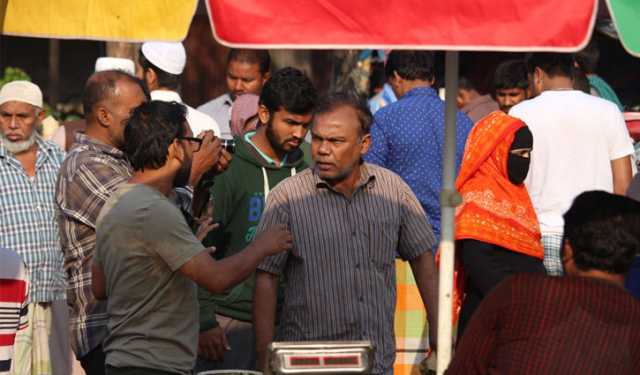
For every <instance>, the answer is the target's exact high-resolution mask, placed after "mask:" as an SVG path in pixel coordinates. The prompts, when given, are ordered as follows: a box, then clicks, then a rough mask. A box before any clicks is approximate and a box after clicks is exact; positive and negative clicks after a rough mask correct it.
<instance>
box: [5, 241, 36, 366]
mask: <svg viewBox="0 0 640 375" xmlns="http://www.w3.org/2000/svg"><path fill="white" fill-rule="evenodd" d="M28 289H29V277H28V276H27V269H26V267H25V265H24V262H23V261H22V258H20V256H19V255H18V254H17V253H16V252H15V251H12V250H8V249H5V248H1V247H0V375H4V374H10V373H11V372H10V371H9V370H10V369H11V359H12V358H13V345H14V343H15V339H16V333H17V332H18V331H21V330H23V329H25V328H27V323H28V322H27V312H28V310H27V291H28Z"/></svg>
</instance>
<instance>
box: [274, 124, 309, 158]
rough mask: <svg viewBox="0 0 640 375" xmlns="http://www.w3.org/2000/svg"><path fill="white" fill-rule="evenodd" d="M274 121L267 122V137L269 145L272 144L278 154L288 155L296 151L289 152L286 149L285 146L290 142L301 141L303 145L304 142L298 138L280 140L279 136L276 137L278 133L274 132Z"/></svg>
mask: <svg viewBox="0 0 640 375" xmlns="http://www.w3.org/2000/svg"><path fill="white" fill-rule="evenodd" d="M272 121H273V120H272V119H269V122H267V123H266V124H265V125H264V126H266V127H267V129H266V132H265V134H266V136H267V139H268V140H269V143H270V144H271V147H273V149H274V150H275V151H276V152H278V153H282V154H287V153H289V152H291V151H293V150H295V149H291V150H288V149H287V148H285V146H284V145H285V144H286V143H287V142H289V141H300V144H302V142H303V141H304V140H301V139H298V138H296V137H290V138H287V139H282V140H281V139H278V136H277V135H276V133H275V132H274V131H273V125H272Z"/></svg>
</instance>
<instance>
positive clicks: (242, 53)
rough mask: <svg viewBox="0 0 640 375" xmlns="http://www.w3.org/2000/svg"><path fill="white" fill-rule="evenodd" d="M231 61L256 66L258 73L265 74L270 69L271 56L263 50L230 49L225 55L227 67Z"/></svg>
mask: <svg viewBox="0 0 640 375" xmlns="http://www.w3.org/2000/svg"><path fill="white" fill-rule="evenodd" d="M232 61H238V62H245V63H249V64H258V66H259V68H260V73H262V74H265V73H267V72H268V71H269V70H270V69H271V56H270V55H269V51H267V50H263V49H238V48H232V49H231V50H230V51H229V55H227V66H229V63H230V62H232Z"/></svg>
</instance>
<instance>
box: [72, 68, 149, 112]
mask: <svg viewBox="0 0 640 375" xmlns="http://www.w3.org/2000/svg"><path fill="white" fill-rule="evenodd" d="M121 80H123V81H127V82H130V83H132V84H134V85H138V86H139V87H140V90H142V92H143V93H144V94H145V96H146V97H147V98H148V97H149V94H148V93H147V92H146V88H145V86H144V84H143V83H142V81H141V80H140V79H138V78H136V77H134V76H132V75H130V74H128V73H125V72H123V71H121V70H103V71H100V72H97V73H94V74H92V75H91V77H89V79H88V80H87V83H86V84H85V86H84V93H83V95H82V107H83V111H84V116H85V117H86V118H90V117H91V116H92V113H93V110H94V107H95V105H96V104H98V103H100V102H104V101H107V100H110V99H112V98H113V97H115V96H117V95H118V91H117V84H118V82H119V81H121Z"/></svg>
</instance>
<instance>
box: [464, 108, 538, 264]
mask: <svg viewBox="0 0 640 375" xmlns="http://www.w3.org/2000/svg"><path fill="white" fill-rule="evenodd" d="M524 126H526V125H525V124H524V122H522V121H521V120H519V119H517V118H514V117H511V116H509V115H507V114H505V113H503V112H500V111H496V112H493V113H491V114H489V115H488V116H487V117H485V118H483V119H482V120H480V121H478V123H477V124H476V125H475V126H474V128H473V129H472V130H471V133H470V134H469V137H468V138H467V144H466V146H465V150H464V156H463V159H462V165H461V167H460V173H459V174H458V178H457V179H456V189H457V190H458V191H459V192H460V194H461V195H462V200H463V203H462V205H460V206H459V207H458V208H457V210H456V240H462V239H474V240H478V241H482V242H486V243H490V244H494V245H498V246H502V247H504V248H506V249H509V250H512V251H515V252H518V253H522V254H526V255H529V256H532V257H535V258H539V259H542V258H543V254H544V250H543V247H542V243H541V241H540V225H539V224H538V219H537V216H536V213H535V211H534V209H533V204H532V203H531V199H530V198H529V193H528V192H527V188H526V187H525V186H524V184H520V185H514V184H513V183H511V181H509V177H508V175H507V159H508V155H509V149H510V147H511V143H512V142H513V139H514V137H515V132H516V131H517V130H518V129H520V128H522V127H524ZM533 152H535V141H534V151H533Z"/></svg>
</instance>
